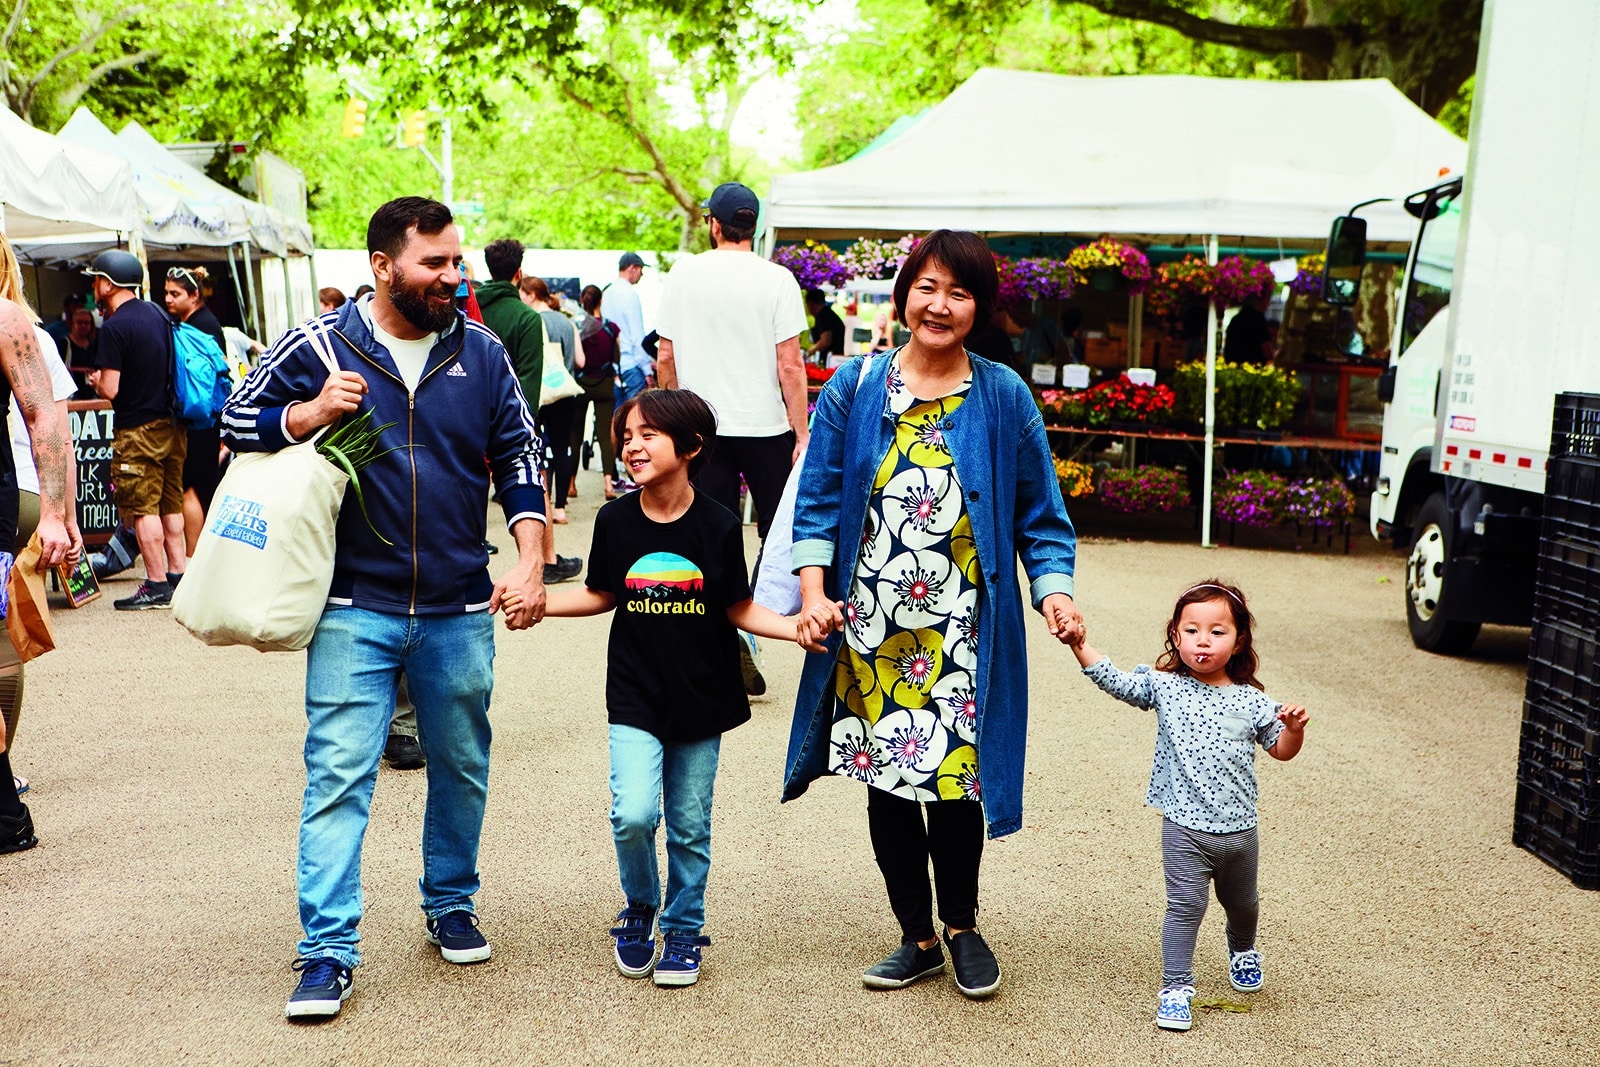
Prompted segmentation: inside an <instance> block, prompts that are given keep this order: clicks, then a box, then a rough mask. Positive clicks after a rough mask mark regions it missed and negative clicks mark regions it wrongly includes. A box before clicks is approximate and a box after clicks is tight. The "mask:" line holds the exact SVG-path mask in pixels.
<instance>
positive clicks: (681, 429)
mask: <svg viewBox="0 0 1600 1067" xmlns="http://www.w3.org/2000/svg"><path fill="white" fill-rule="evenodd" d="M635 408H638V409H639V420H640V421H641V422H643V423H644V424H645V425H646V426H648V427H650V428H651V429H653V430H658V431H660V432H661V433H664V434H666V435H667V436H668V437H670V438H672V447H673V448H674V449H676V450H677V453H678V455H680V456H687V455H689V453H691V452H693V451H695V450H696V449H699V454H698V455H696V456H695V457H694V458H693V459H691V460H689V477H691V478H693V477H695V476H696V475H698V474H699V473H700V469H701V468H702V467H704V466H705V465H706V460H707V459H708V458H710V456H711V447H712V445H713V444H714V443H715V442H716V439H717V413H716V412H714V411H712V410H711V405H710V404H708V403H706V402H705V400H704V399H702V398H701V396H700V394H699V393H692V392H690V391H689V390H687V389H646V390H645V391H644V392H642V393H639V394H638V395H636V396H632V397H629V398H628V399H627V400H626V401H624V402H623V403H622V404H621V405H619V406H618V407H617V413H616V414H615V415H613V416H612V417H611V443H612V445H613V446H615V448H616V450H617V455H618V456H619V457H620V456H621V455H622V431H623V430H624V429H626V428H627V426H628V413H629V412H631V411H633V410H634V409H635Z"/></svg>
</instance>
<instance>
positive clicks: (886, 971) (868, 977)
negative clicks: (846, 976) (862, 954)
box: [861, 941, 944, 989]
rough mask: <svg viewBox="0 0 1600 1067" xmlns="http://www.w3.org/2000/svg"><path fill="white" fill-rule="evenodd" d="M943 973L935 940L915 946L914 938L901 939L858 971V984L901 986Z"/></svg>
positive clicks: (896, 987)
mask: <svg viewBox="0 0 1600 1067" xmlns="http://www.w3.org/2000/svg"><path fill="white" fill-rule="evenodd" d="M943 972H944V952H943V951H942V950H941V949H940V948H939V945H938V944H937V943H935V944H934V946H933V947H932V948H918V947H917V943H916V942H915V941H902V942H901V943H900V947H899V948H897V949H895V950H894V951H893V952H891V953H889V955H887V956H885V957H884V958H883V959H881V960H879V961H878V962H877V963H874V964H873V965H872V966H871V967H868V968H867V969H866V970H865V971H863V972H862V974H861V984H862V985H864V986H869V987H870V988H872V989H904V988H905V987H906V986H908V985H910V984H911V983H912V982H915V981H917V980H918V979H921V978H932V977H933V976H934V975H936V974H942V973H943Z"/></svg>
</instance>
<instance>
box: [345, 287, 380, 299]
mask: <svg viewBox="0 0 1600 1067" xmlns="http://www.w3.org/2000/svg"><path fill="white" fill-rule="evenodd" d="M374 291H375V290H374V289H373V288H372V286H370V285H358V286H356V295H355V296H352V297H351V298H350V299H351V300H360V299H361V298H362V297H364V296H366V295H367V294H368V293H370V292H374Z"/></svg>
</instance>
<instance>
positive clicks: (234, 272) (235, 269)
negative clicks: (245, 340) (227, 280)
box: [226, 245, 260, 341]
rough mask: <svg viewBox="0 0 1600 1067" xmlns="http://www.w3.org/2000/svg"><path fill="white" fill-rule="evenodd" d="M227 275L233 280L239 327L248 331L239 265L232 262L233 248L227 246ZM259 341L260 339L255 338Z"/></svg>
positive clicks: (247, 315)
mask: <svg viewBox="0 0 1600 1067" xmlns="http://www.w3.org/2000/svg"><path fill="white" fill-rule="evenodd" d="M226 251H227V253H228V274H229V276H230V277H232V278H233V296H234V299H235V300H237V301H238V302H239V325H240V326H242V327H243V328H244V329H245V330H246V331H247V332H248V331H249V329H250V316H249V310H250V308H249V305H247V304H246V303H245V302H244V287H243V286H241V285H240V284H239V265H238V264H237V263H235V262H234V261H233V246H232V245H228V246H227V249H226ZM256 340H258V341H259V340H260V338H259V337H258V338H256Z"/></svg>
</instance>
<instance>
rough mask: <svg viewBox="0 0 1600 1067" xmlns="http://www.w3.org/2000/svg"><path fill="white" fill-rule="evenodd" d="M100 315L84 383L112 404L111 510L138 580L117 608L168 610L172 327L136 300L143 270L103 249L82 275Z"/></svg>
mask: <svg viewBox="0 0 1600 1067" xmlns="http://www.w3.org/2000/svg"><path fill="white" fill-rule="evenodd" d="M84 273H85V274H88V275H89V276H90V277H92V278H93V279H94V298H95V301H96V302H97V303H98V304H99V305H100V307H101V308H102V309H103V310H104V311H105V313H106V320H105V325H104V326H102V327H101V329H100V347H99V350H98V352H97V353H96V356H95V370H94V373H92V374H91V375H90V376H89V377H90V384H91V385H93V386H94V389H95V392H97V393H99V394H100V396H102V397H103V398H105V399H106V400H109V401H111V410H112V413H113V415H114V416H115V426H116V429H115V430H114V432H113V434H112V438H111V482H112V486H113V489H114V494H113V495H114V497H115V499H116V502H117V509H118V511H119V513H120V515H121V519H122V521H123V523H124V524H125V525H129V526H132V527H133V532H134V535H135V536H136V537H137V538H138V540H139V555H140V556H141V557H142V558H143V559H144V571H145V580H144V581H142V582H140V583H139V588H138V589H136V590H134V593H133V595H132V596H129V597H124V598H122V599H121V600H117V601H114V602H113V604H114V606H115V607H116V609H117V610H118V611H148V610H150V609H152V608H170V607H171V606H172V588H173V586H175V585H177V584H178V580H179V579H180V578H182V577H183V568H184V560H185V555H184V543H183V459H184V454H185V452H186V450H187V438H186V434H185V431H184V429H183V427H181V426H179V425H178V424H177V421H176V420H175V419H174V418H173V415H172V401H171V389H172V324H171V320H169V319H168V318H167V313H166V312H165V311H164V310H162V309H161V307H159V306H158V305H156V304H154V303H152V302H150V301H148V300H141V299H140V298H139V292H138V290H139V288H140V286H141V285H143V284H144V266H143V264H141V263H140V262H139V260H138V258H137V257H135V256H133V255H131V254H130V253H127V252H121V251H111V252H102V253H101V254H100V255H99V256H97V257H95V261H94V263H93V265H92V266H90V267H89V269H88V270H87V271H85V272H84Z"/></svg>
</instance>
